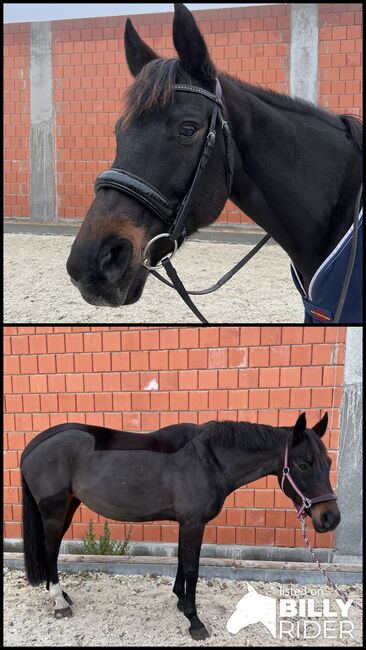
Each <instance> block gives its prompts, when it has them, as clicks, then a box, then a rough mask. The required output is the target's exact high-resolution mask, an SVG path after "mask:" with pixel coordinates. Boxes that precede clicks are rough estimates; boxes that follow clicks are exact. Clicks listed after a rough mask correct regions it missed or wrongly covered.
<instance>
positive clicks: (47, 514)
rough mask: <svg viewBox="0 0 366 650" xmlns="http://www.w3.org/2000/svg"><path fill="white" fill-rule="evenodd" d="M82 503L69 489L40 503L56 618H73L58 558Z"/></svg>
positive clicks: (50, 588) (49, 584)
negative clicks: (63, 588) (66, 534)
mask: <svg viewBox="0 0 366 650" xmlns="http://www.w3.org/2000/svg"><path fill="white" fill-rule="evenodd" d="M79 504H80V501H79V500H78V499H74V498H73V497H72V496H71V495H70V494H69V491H68V490H67V489H65V490H62V491H61V492H59V493H57V494H55V495H53V496H52V497H46V498H44V499H42V500H41V501H40V503H39V509H40V511H41V514H42V520H43V527H44V534H45V547H46V554H47V565H48V581H47V586H48V588H49V594H50V596H51V598H52V599H53V601H54V608H55V609H54V614H55V617H56V618H64V617H65V616H72V610H71V607H70V605H71V604H72V601H71V598H70V597H69V596H68V595H67V593H66V592H63V591H62V589H61V585H60V582H59V577H58V571H57V558H58V554H59V550H60V544H61V541H62V538H63V536H64V533H65V532H66V530H67V529H68V527H69V526H70V523H71V520H72V517H73V515H74V513H75V510H76V509H77V507H78V506H79Z"/></svg>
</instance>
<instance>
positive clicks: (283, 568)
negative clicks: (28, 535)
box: [4, 553, 362, 585]
mask: <svg viewBox="0 0 366 650" xmlns="http://www.w3.org/2000/svg"><path fill="white" fill-rule="evenodd" d="M4 565H5V566H6V567H9V568H12V569H23V568H24V563H23V555H22V554H21V553H5V554H4ZM58 567H59V570H60V571H70V572H72V573H80V572H83V571H84V572H85V571H101V572H104V573H110V574H118V575H143V574H146V573H148V574H152V575H168V576H171V577H175V575H176V571H177V558H168V557H151V556H150V557H149V556H140V557H133V556H120V557H116V556H98V555H90V556H88V555H60V556H59V560H58ZM324 569H325V570H326V571H327V572H328V574H329V577H330V578H331V579H332V580H333V581H334V582H335V583H336V584H339V585H351V584H355V583H356V582H361V581H362V570H361V566H358V565H353V564H351V565H335V564H324ZM199 575H200V577H201V578H224V579H229V580H250V581H256V580H257V581H258V580H261V581H264V582H280V583H296V584H322V583H323V582H324V578H323V576H322V574H321V573H320V571H319V570H318V569H317V568H316V566H315V565H314V563H308V562H266V561H251V560H232V559H231V560H228V559H222V558H202V559H201V560H200V572H199Z"/></svg>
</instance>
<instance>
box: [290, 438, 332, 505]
mask: <svg viewBox="0 0 366 650" xmlns="http://www.w3.org/2000/svg"><path fill="white" fill-rule="evenodd" d="M286 479H287V480H288V482H289V483H290V484H291V485H292V487H293V489H294V490H295V492H297V494H298V495H299V497H300V498H301V500H302V504H301V506H298V505H297V503H295V501H294V502H293V503H294V506H295V508H296V510H297V516H298V517H306V512H305V509H307V508H310V506H312V505H313V503H321V502H322V501H336V500H337V496H336V494H335V493H334V492H328V494H323V495H322V496H319V497H312V498H311V499H309V498H308V497H306V496H305V494H303V493H302V492H301V490H300V488H299V487H298V486H297V485H296V483H295V481H294V479H293V478H292V476H291V474H290V468H289V465H288V441H287V442H286V449H285V458H284V466H283V470H282V480H281V490H282V491H284V489H283V486H284V484H285V480H286Z"/></svg>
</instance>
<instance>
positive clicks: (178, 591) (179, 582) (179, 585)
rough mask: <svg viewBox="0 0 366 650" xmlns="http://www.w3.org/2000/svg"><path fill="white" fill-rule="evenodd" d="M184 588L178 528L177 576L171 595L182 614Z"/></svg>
mask: <svg viewBox="0 0 366 650" xmlns="http://www.w3.org/2000/svg"><path fill="white" fill-rule="evenodd" d="M184 586H185V578H184V571H183V556H182V539H181V527H180V526H179V541H178V569H177V575H176V578H175V583H174V587H173V593H175V595H176V596H178V602H177V607H178V609H179V610H180V611H181V612H183V610H184Z"/></svg>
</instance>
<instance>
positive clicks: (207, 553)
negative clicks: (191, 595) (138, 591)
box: [4, 539, 361, 564]
mask: <svg viewBox="0 0 366 650" xmlns="http://www.w3.org/2000/svg"><path fill="white" fill-rule="evenodd" d="M4 550H5V551H9V552H13V553H21V552H22V551H23V543H22V540H21V539H5V540H4ZM129 551H130V554H131V555H132V556H133V557H138V556H148V557H164V558H173V557H177V555H178V546H177V544H174V543H169V542H164V543H159V542H133V541H131V542H130V544H129ZM61 553H66V554H71V555H75V554H83V544H82V542H81V541H77V540H64V541H63V542H61ZM316 553H317V556H318V557H319V560H320V561H321V562H334V561H335V557H334V549H332V548H317V549H316ZM201 558H215V559H222V560H249V561H253V562H257V561H259V562H311V561H312V560H311V555H310V552H309V550H308V549H307V548H305V547H304V548H303V547H300V548H297V547H296V548H287V547H285V546H244V545H240V544H203V545H202V549H201ZM347 558H348V559H346V556H344V560H342V563H343V564H360V563H361V558H360V556H354V555H348V556H347Z"/></svg>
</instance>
